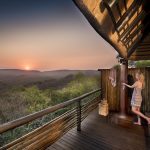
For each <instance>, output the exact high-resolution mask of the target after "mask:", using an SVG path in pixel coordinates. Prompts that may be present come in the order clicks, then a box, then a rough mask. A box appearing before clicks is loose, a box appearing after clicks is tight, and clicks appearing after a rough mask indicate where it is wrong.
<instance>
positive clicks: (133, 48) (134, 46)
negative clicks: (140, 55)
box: [127, 35, 143, 57]
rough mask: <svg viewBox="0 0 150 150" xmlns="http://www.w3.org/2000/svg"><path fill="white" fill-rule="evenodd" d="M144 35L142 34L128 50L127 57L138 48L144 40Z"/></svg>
mask: <svg viewBox="0 0 150 150" xmlns="http://www.w3.org/2000/svg"><path fill="white" fill-rule="evenodd" d="M142 37H143V36H142V35H140V36H139V37H138V38H137V39H136V40H135V41H134V44H133V45H132V46H131V47H130V49H129V50H128V54H127V57H130V56H131V54H132V53H133V52H134V51H135V50H136V48H137V47H138V44H139V42H140V41H141V40H142Z"/></svg>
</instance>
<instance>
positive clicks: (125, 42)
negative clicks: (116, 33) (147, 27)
mask: <svg viewBox="0 0 150 150" xmlns="http://www.w3.org/2000/svg"><path fill="white" fill-rule="evenodd" d="M142 30H144V25H143V24H140V25H139V26H138V27H137V28H136V29H135V31H134V32H133V33H132V34H130V35H129V36H128V37H124V38H123V39H122V42H123V43H124V44H125V45H127V44H128V43H129V42H130V41H132V40H133V38H134V37H135V36H136V35H137V34H138V33H139V32H140V31H142Z"/></svg>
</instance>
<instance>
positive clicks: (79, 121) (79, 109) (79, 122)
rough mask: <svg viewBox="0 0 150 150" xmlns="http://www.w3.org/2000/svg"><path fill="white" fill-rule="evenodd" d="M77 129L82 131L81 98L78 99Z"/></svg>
mask: <svg viewBox="0 0 150 150" xmlns="http://www.w3.org/2000/svg"><path fill="white" fill-rule="evenodd" d="M77 131H81V100H79V101H77Z"/></svg>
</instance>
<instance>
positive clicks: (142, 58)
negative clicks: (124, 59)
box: [128, 55, 150, 61]
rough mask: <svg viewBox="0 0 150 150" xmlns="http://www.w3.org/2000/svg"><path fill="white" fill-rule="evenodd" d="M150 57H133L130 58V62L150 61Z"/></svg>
mask: <svg viewBox="0 0 150 150" xmlns="http://www.w3.org/2000/svg"><path fill="white" fill-rule="evenodd" d="M149 59H150V56H132V55H131V57H129V58H128V60H134V61H135V60H149Z"/></svg>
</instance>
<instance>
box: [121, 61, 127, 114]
mask: <svg viewBox="0 0 150 150" xmlns="http://www.w3.org/2000/svg"><path fill="white" fill-rule="evenodd" d="M127 74H128V63H127V61H126V60H124V59H123V60H122V61H121V70H120V82H121V83H120V84H121V86H120V87H121V89H120V113H121V115H122V116H125V115H126V104H127V102H126V101H127V95H126V94H127V92H126V88H125V87H124V86H123V85H122V83H127Z"/></svg>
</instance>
